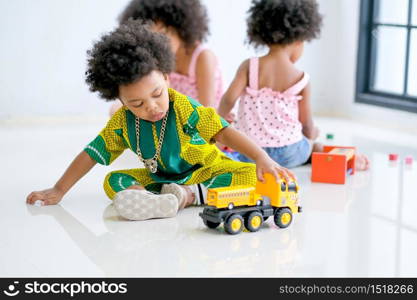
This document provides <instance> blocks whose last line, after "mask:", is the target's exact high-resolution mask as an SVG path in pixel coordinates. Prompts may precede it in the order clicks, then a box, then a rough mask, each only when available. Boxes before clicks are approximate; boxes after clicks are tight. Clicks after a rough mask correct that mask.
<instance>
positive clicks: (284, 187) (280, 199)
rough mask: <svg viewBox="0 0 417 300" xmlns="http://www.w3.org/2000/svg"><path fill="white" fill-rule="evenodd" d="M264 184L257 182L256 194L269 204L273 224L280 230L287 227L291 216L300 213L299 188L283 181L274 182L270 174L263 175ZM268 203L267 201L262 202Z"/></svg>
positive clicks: (295, 183)
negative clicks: (271, 210) (271, 208)
mask: <svg viewBox="0 0 417 300" xmlns="http://www.w3.org/2000/svg"><path fill="white" fill-rule="evenodd" d="M264 179H265V180H264V182H261V181H258V182H257V184H256V192H257V193H259V194H261V195H262V196H263V198H264V200H265V199H267V200H269V204H270V205H271V206H272V207H273V209H274V222H275V224H276V225H277V226H279V227H281V228H285V227H288V226H289V225H290V224H291V222H292V218H293V214H295V213H299V212H301V211H302V208H301V206H299V205H298V200H299V196H298V191H299V186H298V184H297V182H295V181H291V182H289V183H287V182H286V181H285V180H284V179H281V180H280V181H279V182H276V180H275V177H274V176H273V175H272V174H265V176H264ZM264 202H268V201H264Z"/></svg>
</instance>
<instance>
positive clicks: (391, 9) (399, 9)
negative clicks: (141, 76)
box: [376, 0, 408, 25]
mask: <svg viewBox="0 0 417 300" xmlns="http://www.w3.org/2000/svg"><path fill="white" fill-rule="evenodd" d="M377 7H379V10H378V13H377V17H376V20H377V22H380V23H389V24H401V25H407V22H408V0H379V1H378V2H377Z"/></svg>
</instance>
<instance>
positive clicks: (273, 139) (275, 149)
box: [218, 0, 368, 170]
mask: <svg viewBox="0 0 417 300" xmlns="http://www.w3.org/2000/svg"><path fill="white" fill-rule="evenodd" d="M321 24H322V17H321V15H320V13H319V11H318V5H317V2H316V1H315V0H253V1H252V6H251V7H250V9H249V17H248V19H247V26H248V28H247V34H248V40H249V43H250V44H253V45H254V46H255V47H260V46H264V47H268V49H269V51H268V53H267V54H266V55H265V56H262V57H252V58H250V59H247V60H245V61H244V62H243V63H242V64H241V65H240V67H239V69H238V71H237V73H236V76H235V78H234V80H233V81H232V83H231V85H230V86H229V88H228V90H227V91H226V93H225V94H224V95H223V98H222V101H221V104H220V106H219V109H218V112H219V114H220V115H221V116H223V117H226V116H228V114H229V112H230V111H231V110H232V108H233V107H234V105H235V103H236V101H237V100H238V98H240V101H239V109H238V117H237V124H236V128H237V129H239V130H241V131H242V132H244V133H246V134H247V135H248V136H249V137H250V138H251V139H252V140H253V141H255V142H256V143H257V144H258V145H260V146H261V147H262V148H263V149H264V150H265V151H266V152H267V153H268V154H269V155H270V156H271V158H272V159H273V160H274V161H276V162H277V163H279V164H280V165H282V166H285V167H287V168H292V167H296V166H299V165H302V164H304V163H306V162H307V161H308V160H309V159H310V156H311V154H312V152H313V151H318V152H321V151H323V146H322V145H321V144H319V143H315V142H314V141H315V140H316V138H317V137H318V134H319V130H318V128H317V127H316V126H315V125H314V122H313V119H312V113H311V108H310V89H311V87H310V82H309V79H310V77H309V75H308V74H307V73H306V72H303V71H300V70H298V69H297V68H296V66H295V63H296V62H297V60H298V59H299V58H300V57H301V55H302V53H303V47H304V43H305V42H306V41H310V40H312V39H315V38H317V37H318V36H319V34H320V28H321ZM238 159H239V160H240V161H251V160H250V158H248V157H247V156H246V155H244V154H240V155H238ZM356 162H357V164H356V165H357V169H358V170H359V169H367V168H368V159H367V158H366V157H365V156H363V155H357V159H356Z"/></svg>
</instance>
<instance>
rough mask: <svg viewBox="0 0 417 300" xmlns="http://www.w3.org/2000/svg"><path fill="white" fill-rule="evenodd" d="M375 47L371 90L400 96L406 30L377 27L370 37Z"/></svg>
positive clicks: (402, 85)
mask: <svg viewBox="0 0 417 300" xmlns="http://www.w3.org/2000/svg"><path fill="white" fill-rule="evenodd" d="M372 38H373V39H374V45H375V55H376V57H375V78H374V83H373V86H372V88H373V89H374V90H376V91H381V92H389V93H394V94H402V93H403V90H404V70H405V68H404V67H405V53H406V44H407V43H406V38H407V30H406V29H405V28H397V27H386V26H379V28H378V29H377V30H376V31H375V30H374V32H373V35H372Z"/></svg>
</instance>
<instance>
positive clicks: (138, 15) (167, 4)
mask: <svg viewBox="0 0 417 300" xmlns="http://www.w3.org/2000/svg"><path fill="white" fill-rule="evenodd" d="M129 19H134V20H137V19H142V20H145V21H152V22H154V23H156V22H161V23H163V24H164V25H165V26H167V27H173V28H174V29H175V30H176V31H177V33H178V35H179V36H180V38H181V40H182V41H183V42H184V43H185V45H186V47H187V48H190V47H192V46H194V45H195V44H196V42H202V41H205V40H206V38H207V35H208V34H209V28H208V17H207V12H206V9H205V7H204V6H203V5H202V4H201V3H200V1H199V0H132V1H131V2H130V3H129V5H128V6H127V7H126V8H125V10H124V11H123V12H122V14H121V15H120V17H119V22H120V23H124V22H126V21H127V20H129Z"/></svg>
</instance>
